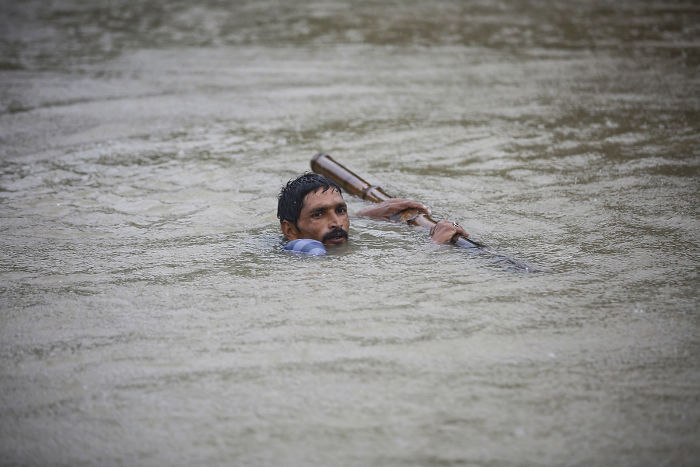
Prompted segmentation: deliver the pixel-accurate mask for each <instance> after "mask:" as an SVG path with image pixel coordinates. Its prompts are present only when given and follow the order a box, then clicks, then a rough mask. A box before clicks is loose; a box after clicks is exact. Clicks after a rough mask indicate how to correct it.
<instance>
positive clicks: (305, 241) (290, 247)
mask: <svg viewBox="0 0 700 467" xmlns="http://www.w3.org/2000/svg"><path fill="white" fill-rule="evenodd" d="M284 249H285V250H287V251H292V252H294V253H303V254H307V255H314V256H320V255H325V254H326V247H325V246H323V243H321V242H319V241H318V240H312V239H310V238H299V239H297V240H292V241H291V242H289V243H287V244H286V245H285V246H284Z"/></svg>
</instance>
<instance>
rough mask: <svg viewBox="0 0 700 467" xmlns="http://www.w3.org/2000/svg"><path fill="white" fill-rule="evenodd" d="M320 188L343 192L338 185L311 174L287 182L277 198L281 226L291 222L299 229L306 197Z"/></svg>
mask: <svg viewBox="0 0 700 467" xmlns="http://www.w3.org/2000/svg"><path fill="white" fill-rule="evenodd" d="M319 188H321V189H323V191H324V192H325V191H328V190H329V189H334V190H338V193H342V192H343V191H342V190H341V189H340V187H339V186H338V185H337V184H336V183H334V182H332V181H330V180H328V179H327V178H326V177H324V176H321V175H318V174H315V173H311V172H307V173H305V174H303V175H300V176H299V177H297V178H295V179H294V180H290V181H289V182H287V185H285V186H284V187H283V188H282V191H280V194H279V196H278V197H277V217H279V220H280V224H281V223H282V222H283V221H289V222H291V223H292V224H294V227H296V228H297V229H298V228H299V226H297V221H298V220H299V215H300V214H301V208H302V207H304V197H305V196H306V195H307V194H309V193H311V192H313V191H316V190H318V189H319Z"/></svg>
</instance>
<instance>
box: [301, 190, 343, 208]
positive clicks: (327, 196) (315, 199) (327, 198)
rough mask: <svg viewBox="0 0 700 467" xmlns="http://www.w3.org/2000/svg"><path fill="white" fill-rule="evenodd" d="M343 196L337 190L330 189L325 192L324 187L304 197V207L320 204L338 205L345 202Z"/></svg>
mask: <svg viewBox="0 0 700 467" xmlns="http://www.w3.org/2000/svg"><path fill="white" fill-rule="evenodd" d="M344 201H345V200H344V199H343V195H342V194H341V193H340V192H339V191H338V190H337V189H335V188H333V187H330V188H328V189H326V190H325V191H324V189H323V187H320V188H317V189H316V190H315V191H310V192H309V193H307V194H306V196H304V205H305V206H307V205H309V204H312V203H313V204H318V203H329V202H330V203H337V202H344Z"/></svg>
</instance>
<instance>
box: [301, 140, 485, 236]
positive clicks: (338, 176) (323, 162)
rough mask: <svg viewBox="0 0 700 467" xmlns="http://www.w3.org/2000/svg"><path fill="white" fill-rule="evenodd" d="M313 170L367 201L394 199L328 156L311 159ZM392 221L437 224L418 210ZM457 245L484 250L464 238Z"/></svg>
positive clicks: (404, 212)
mask: <svg viewBox="0 0 700 467" xmlns="http://www.w3.org/2000/svg"><path fill="white" fill-rule="evenodd" d="M311 170H313V171H314V172H316V173H317V174H320V175H323V176H324V177H326V178H328V179H329V180H332V181H334V182H335V183H337V184H338V185H339V186H340V187H341V188H342V189H343V190H345V191H346V192H347V193H350V194H351V195H355V196H359V197H360V198H362V199H366V200H367V201H371V202H373V203H381V202H382V201H386V200H388V199H390V198H392V197H391V196H389V195H388V194H387V193H386V192H385V191H384V190H383V189H382V188H381V187H379V186H376V185H371V184H369V183H368V182H367V181H365V180H364V179H363V178H362V177H360V176H359V175H357V174H355V173H354V172H352V171H351V170H350V169H348V168H347V167H345V166H343V165H341V164H339V163H338V162H336V161H335V160H334V159H333V158H332V157H331V156H329V155H328V154H323V153H319V154H316V155H315V156H314V157H313V158H312V159H311ZM391 220H393V221H397V222H405V223H406V224H408V225H415V226H420V227H425V228H426V229H430V228H432V227H433V226H434V225H435V224H437V221H436V220H435V219H433V218H431V217H430V216H429V215H427V214H425V213H424V212H421V211H419V210H417V209H405V210H403V211H400V212H398V213H396V214H394V215H393V216H391ZM455 243H456V244H457V245H459V246H462V247H466V248H484V245H483V244H481V243H479V242H476V241H474V240H470V239H468V238H464V237H459V238H458V239H457V241H456V242H455Z"/></svg>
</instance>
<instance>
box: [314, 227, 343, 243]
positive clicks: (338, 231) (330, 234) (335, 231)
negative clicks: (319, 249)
mask: <svg viewBox="0 0 700 467" xmlns="http://www.w3.org/2000/svg"><path fill="white" fill-rule="evenodd" d="M335 237H345V238H346V239H347V238H348V232H347V230H344V229H341V228H340V227H336V228H335V229H333V230H331V231H330V232H328V233H327V234H326V235H324V236H323V238H322V239H321V243H323V242H325V241H326V240H328V239H331V238H335Z"/></svg>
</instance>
